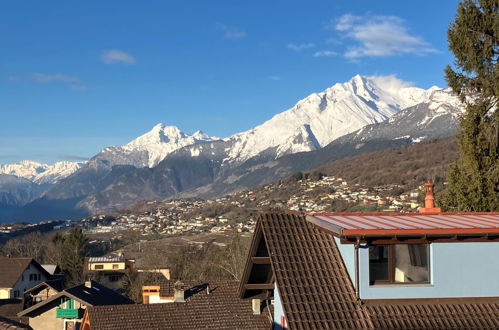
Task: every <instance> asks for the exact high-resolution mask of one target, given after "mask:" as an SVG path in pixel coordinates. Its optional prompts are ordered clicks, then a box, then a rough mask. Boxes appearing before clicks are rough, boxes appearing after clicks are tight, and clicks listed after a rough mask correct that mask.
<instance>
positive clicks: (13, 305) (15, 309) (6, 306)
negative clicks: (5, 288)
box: [0, 298, 27, 329]
mask: <svg viewBox="0 0 499 330" xmlns="http://www.w3.org/2000/svg"><path fill="white" fill-rule="evenodd" d="M23 308H24V302H23V300H22V299H20V298H16V299H0V317H3V318H6V319H9V320H11V321H15V322H23V321H27V319H24V318H19V317H18V316H17V313H19V312H20V311H22V310H23ZM0 329H1V328H0Z"/></svg>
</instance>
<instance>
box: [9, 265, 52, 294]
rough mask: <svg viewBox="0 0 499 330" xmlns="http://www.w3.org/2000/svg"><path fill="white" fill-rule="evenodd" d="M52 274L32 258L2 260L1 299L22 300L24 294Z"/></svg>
mask: <svg viewBox="0 0 499 330" xmlns="http://www.w3.org/2000/svg"><path fill="white" fill-rule="evenodd" d="M49 278H50V274H49V273H48V272H47V271H46V270H45V269H44V268H43V267H42V266H41V265H40V264H39V263H38V262H36V261H35V260H33V259H31V258H9V257H1V258H0V299H13V298H22V296H23V293H24V292H25V291H26V290H28V289H30V288H32V287H33V286H35V285H37V284H38V283H40V282H42V281H46V280H48V279H49Z"/></svg>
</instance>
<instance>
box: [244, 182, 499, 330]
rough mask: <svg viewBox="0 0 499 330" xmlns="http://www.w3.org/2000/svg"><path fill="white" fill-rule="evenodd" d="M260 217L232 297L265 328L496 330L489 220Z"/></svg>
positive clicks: (494, 243) (498, 224)
mask: <svg viewBox="0 0 499 330" xmlns="http://www.w3.org/2000/svg"><path fill="white" fill-rule="evenodd" d="M428 188H429V187H427V198H426V203H425V208H423V209H422V210H420V211H421V212H420V213H319V214H300V213H266V214H261V215H260V217H259V221H258V223H257V226H256V228H255V233H254V236H253V240H252V243H251V247H250V251H249V256H248V259H247V262H246V266H245V270H244V275H243V277H242V280H241V283H240V288H239V294H240V298H242V299H251V300H252V301H254V302H255V303H258V302H264V301H268V300H271V301H273V304H274V315H273V320H274V325H275V328H285V329H325V328H328V329H335V328H336V329H407V328H410V329H415V328H418V329H419V328H426V329H428V328H431V329H450V328H452V329H454V328H458V329H497V328H499V279H498V275H497V274H499V258H497V256H498V255H499V213H441V212H439V211H440V210H439V209H438V208H435V207H434V205H433V192H432V191H428Z"/></svg>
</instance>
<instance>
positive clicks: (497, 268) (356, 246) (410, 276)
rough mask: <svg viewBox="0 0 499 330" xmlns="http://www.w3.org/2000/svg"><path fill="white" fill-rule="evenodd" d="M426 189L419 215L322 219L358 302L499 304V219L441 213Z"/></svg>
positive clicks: (318, 219)
mask: <svg viewBox="0 0 499 330" xmlns="http://www.w3.org/2000/svg"><path fill="white" fill-rule="evenodd" d="M432 197H433V192H432V185H431V186H430V185H429V184H428V186H427V196H426V205H425V208H422V210H420V211H421V213H399V214H392V213H317V214H310V215H308V216H307V220H308V221H309V222H310V223H312V224H314V225H315V226H317V227H318V228H320V229H322V230H325V231H327V232H329V233H331V234H332V235H333V236H334V237H335V241H336V243H337V245H338V249H339V251H340V253H341V256H342V258H343V261H344V263H345V265H346V267H347V270H348V273H349V275H350V278H351V280H352V283H353V284H354V286H355V289H356V294H357V298H358V299H359V300H361V301H364V300H378V299H382V300H385V299H449V298H460V299H479V298H488V297H489V298H490V297H495V298H497V297H499V281H498V280H497V274H498V273H499V261H498V259H497V256H498V255H499V213H440V212H438V211H439V210H440V209H439V208H435V207H434V205H433V198H432Z"/></svg>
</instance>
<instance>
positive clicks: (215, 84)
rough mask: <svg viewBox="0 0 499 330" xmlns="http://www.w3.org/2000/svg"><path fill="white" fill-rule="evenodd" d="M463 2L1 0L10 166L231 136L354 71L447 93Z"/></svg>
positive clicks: (1, 149)
mask: <svg viewBox="0 0 499 330" xmlns="http://www.w3.org/2000/svg"><path fill="white" fill-rule="evenodd" d="M457 3H458V1H447V0H446V1H368V0H349V1H293V0H287V1H280V0H273V1H268V0H267V1H260V0H254V1H234V0H232V1H215V0H214V1H204V0H203V1H201V0H200V1H188V0H183V1H126V0H120V1H111V0H106V1H90V0H87V1H80V2H74V1H4V2H2V3H1V4H0V50H1V51H0V164H1V163H12V162H16V161H19V160H21V159H31V160H37V161H42V162H48V163H53V162H55V161H59V160H76V159H80V158H81V159H84V158H87V157H90V156H92V155H94V154H95V153H97V152H98V151H99V150H100V149H102V148H103V147H105V146H107V145H119V144H123V143H126V142H128V141H129V140H131V139H133V138H135V137H137V136H139V135H141V134H143V133H145V132H146V131H148V130H150V129H151V128H152V127H153V126H154V125H155V124H157V123H159V122H163V123H165V124H167V125H175V126H178V127H179V128H180V129H182V130H183V131H185V132H186V133H192V132H194V131H196V130H198V129H200V130H202V131H204V132H205V133H207V134H210V135H215V136H221V137H226V136H229V135H231V134H234V133H237V132H240V131H244V130H247V129H249V128H251V127H253V126H255V125H258V124H260V123H262V122H263V121H265V120H266V119H269V118H270V117H272V116H273V115H274V114H276V113H278V112H281V111H283V110H285V109H287V108H289V107H291V106H292V105H293V104H294V103H295V102H296V101H297V100H299V99H301V98H303V97H305V96H307V95H308V94H310V93H313V92H318V91H322V90H324V89H325V88H327V87H329V86H331V85H333V84H334V83H336V82H343V81H347V80H348V79H350V78H351V77H352V76H354V75H355V74H357V73H359V74H363V75H374V74H377V75H388V74H396V75H397V76H398V77H399V78H401V79H403V80H406V81H411V82H413V83H414V84H415V85H416V86H418V87H423V88H428V87H430V86H432V85H438V86H444V85H445V82H444V79H443V69H444V67H445V65H446V64H449V63H452V60H453V58H452V55H451V54H450V53H449V51H448V50H447V42H446V30H447V27H448V25H449V22H451V21H452V20H453V18H454V16H455V11H456V7H457Z"/></svg>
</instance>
